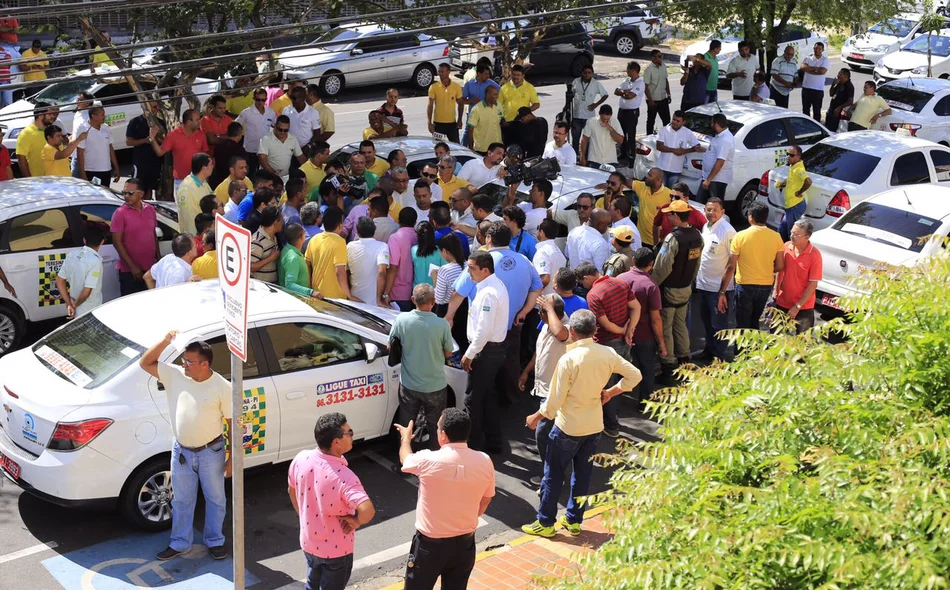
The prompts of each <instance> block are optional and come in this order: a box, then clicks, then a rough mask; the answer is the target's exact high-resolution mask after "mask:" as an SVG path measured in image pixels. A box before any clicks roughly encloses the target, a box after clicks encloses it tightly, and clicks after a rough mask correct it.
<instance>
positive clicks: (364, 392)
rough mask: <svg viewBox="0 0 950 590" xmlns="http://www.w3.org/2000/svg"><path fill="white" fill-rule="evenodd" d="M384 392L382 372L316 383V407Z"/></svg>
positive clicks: (384, 383) (384, 384)
mask: <svg viewBox="0 0 950 590" xmlns="http://www.w3.org/2000/svg"><path fill="white" fill-rule="evenodd" d="M385 393H386V382H385V379H384V378H383V374H382V373H375V374H373V375H361V376H359V377H352V378H350V379H341V380H339V381H333V382H330V383H321V384H320V385H317V395H318V397H317V407H318V408H322V407H324V406H332V405H334V404H342V403H346V402H351V401H353V400H358V399H364V398H368V397H375V396H377V395H383V394H385Z"/></svg>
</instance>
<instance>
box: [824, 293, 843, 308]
mask: <svg viewBox="0 0 950 590" xmlns="http://www.w3.org/2000/svg"><path fill="white" fill-rule="evenodd" d="M821 304H822V305H824V306H825V307H830V308H832V309H837V310H839V311H844V309H843V308H842V307H841V306H840V305H838V298H837V297H836V296H834V295H829V294H827V293H825V294H823V295H822V296H821Z"/></svg>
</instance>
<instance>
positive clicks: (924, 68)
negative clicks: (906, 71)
mask: <svg viewBox="0 0 950 590" xmlns="http://www.w3.org/2000/svg"><path fill="white" fill-rule="evenodd" d="M911 72H913V73H915V74H926V73H927V66H917V67H916V68H914V69H913V70H911Z"/></svg>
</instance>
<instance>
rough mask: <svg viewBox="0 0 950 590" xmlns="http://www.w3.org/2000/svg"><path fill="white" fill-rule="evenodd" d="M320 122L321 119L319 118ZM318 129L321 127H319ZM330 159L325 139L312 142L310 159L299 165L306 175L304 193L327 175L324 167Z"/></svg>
mask: <svg viewBox="0 0 950 590" xmlns="http://www.w3.org/2000/svg"><path fill="white" fill-rule="evenodd" d="M320 121H321V124H322V121H323V119H321V120H320ZM320 129H323V127H321V128H320ZM329 161H330V144H328V143H327V142H325V141H317V142H314V143H313V151H311V152H310V159H309V160H307V161H306V162H304V163H303V164H301V165H300V171H301V172H303V173H304V175H305V176H306V177H307V183H306V184H305V185H304V189H303V191H304V194H306V195H308V196H309V195H310V193H312V192H313V191H314V190H315V189H317V188H318V187H319V186H320V183H321V182H323V179H324V178H326V177H327V171H326V170H325V169H324V168H325V166H326V165H327V162H329Z"/></svg>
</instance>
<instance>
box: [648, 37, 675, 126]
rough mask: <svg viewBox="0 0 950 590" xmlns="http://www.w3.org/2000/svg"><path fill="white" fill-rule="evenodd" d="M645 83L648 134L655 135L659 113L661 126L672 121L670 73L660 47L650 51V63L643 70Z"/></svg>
mask: <svg viewBox="0 0 950 590" xmlns="http://www.w3.org/2000/svg"><path fill="white" fill-rule="evenodd" d="M643 84H644V86H643V89H644V91H646V101H647V135H653V133H654V131H655V130H656V127H655V125H656V116H657V115H660V122H661V123H662V125H661V126H666V125H669V123H670V101H671V96H670V74H669V71H668V70H667V69H666V64H665V63H663V52H662V51H660V50H659V49H654V50H653V51H651V52H650V63H649V65H647V67H646V68H644V70H643Z"/></svg>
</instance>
